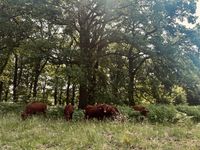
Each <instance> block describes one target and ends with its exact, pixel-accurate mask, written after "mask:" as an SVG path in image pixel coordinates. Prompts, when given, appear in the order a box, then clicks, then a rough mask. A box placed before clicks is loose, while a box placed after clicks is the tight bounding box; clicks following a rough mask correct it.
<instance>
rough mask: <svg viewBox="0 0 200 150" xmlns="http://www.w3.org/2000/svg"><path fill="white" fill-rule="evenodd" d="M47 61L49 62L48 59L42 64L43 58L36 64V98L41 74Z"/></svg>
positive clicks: (34, 87)
mask: <svg viewBox="0 0 200 150" xmlns="http://www.w3.org/2000/svg"><path fill="white" fill-rule="evenodd" d="M46 63H47V60H45V62H44V63H43V64H42V61H41V60H38V62H37V63H36V64H35V69H34V73H35V78H34V82H33V97H34V98H35V97H36V96H37V88H38V80H39V76H40V74H41V72H42V70H43V68H44V67H45V65H46Z"/></svg>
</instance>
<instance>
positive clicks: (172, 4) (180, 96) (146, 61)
mask: <svg viewBox="0 0 200 150" xmlns="http://www.w3.org/2000/svg"><path fill="white" fill-rule="evenodd" d="M196 3H197V1H196V0H184V1H183V0H151V1H149V0H126V1H123V0H118V1H116V0H40V1H38V0H15V1H13V0H1V2H0V101H9V100H10V101H14V102H18V101H29V99H31V98H36V99H42V100H46V101H49V102H51V103H52V102H54V104H64V103H69V102H71V103H76V104H78V106H79V108H84V107H85V106H86V105H87V104H93V103H95V102H107V103H118V104H123V103H125V104H129V105H134V104H136V103H145V102H146V103H174V104H179V103H189V104H200V95H199V94H200V79H199V74H200V70H199V69H200V58H199V51H200V50H199V49H200V44H199V43H200V38H199V33H200V31H199V29H200V27H199V25H198V24H197V23H196V21H197V18H198V17H197V16H196V7H197V4H196ZM183 21H187V22H188V23H190V24H195V27H194V28H188V27H187V26H186V25H184V24H183V23H181V22H183Z"/></svg>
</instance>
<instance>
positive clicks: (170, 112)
mask: <svg viewBox="0 0 200 150" xmlns="http://www.w3.org/2000/svg"><path fill="white" fill-rule="evenodd" d="M148 109H149V114H148V119H149V121H150V122H158V123H175V122H177V121H178V120H177V110H176V108H175V107H174V106H173V105H150V106H149V107H148Z"/></svg>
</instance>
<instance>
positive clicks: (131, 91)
mask: <svg viewBox="0 0 200 150" xmlns="http://www.w3.org/2000/svg"><path fill="white" fill-rule="evenodd" d="M129 55H130V56H129V57H128V63H129V67H128V75H129V83H128V99H129V105H135V101H134V74H133V67H134V66H133V58H132V56H131V54H129Z"/></svg>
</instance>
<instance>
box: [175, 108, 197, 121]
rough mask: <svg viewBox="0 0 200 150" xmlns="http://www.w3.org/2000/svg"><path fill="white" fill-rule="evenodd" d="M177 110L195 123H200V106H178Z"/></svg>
mask: <svg viewBox="0 0 200 150" xmlns="http://www.w3.org/2000/svg"><path fill="white" fill-rule="evenodd" d="M176 109H177V110H178V111H180V112H182V113H185V114H187V115H188V116H191V119H192V120H193V121H195V122H200V106H188V105H178V106H176Z"/></svg>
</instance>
